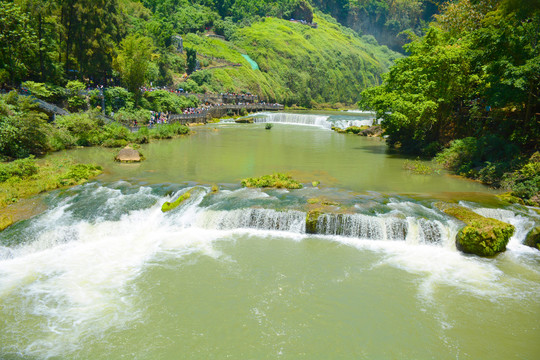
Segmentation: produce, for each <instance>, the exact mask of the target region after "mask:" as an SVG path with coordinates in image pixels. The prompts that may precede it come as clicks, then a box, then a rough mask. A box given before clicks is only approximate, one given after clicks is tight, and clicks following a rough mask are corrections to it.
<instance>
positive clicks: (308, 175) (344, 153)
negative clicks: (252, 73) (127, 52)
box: [0, 114, 540, 359]
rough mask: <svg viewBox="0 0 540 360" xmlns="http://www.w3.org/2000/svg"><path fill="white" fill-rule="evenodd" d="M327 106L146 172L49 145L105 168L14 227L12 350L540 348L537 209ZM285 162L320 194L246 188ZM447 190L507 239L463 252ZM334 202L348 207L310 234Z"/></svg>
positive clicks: (8, 319) (4, 328) (4, 263)
mask: <svg viewBox="0 0 540 360" xmlns="http://www.w3.org/2000/svg"><path fill="white" fill-rule="evenodd" d="M328 116H329V114H288V115H287V114H268V115H266V116H265V117H261V118H258V119H263V120H258V121H259V122H257V123H255V124H245V125H237V124H229V123H221V124H212V125H207V126H203V127H196V128H194V131H195V133H194V134H192V135H190V136H186V137H181V138H177V139H173V140H164V141H159V142H153V143H151V144H147V145H144V146H142V149H141V151H142V152H143V153H144V155H145V156H146V158H147V160H146V161H144V162H142V163H140V164H118V163H114V162H113V161H112V158H113V156H114V150H110V149H104V148H88V149H76V150H70V151H65V152H61V153H56V154H53V155H51V156H50V157H49V159H54V158H56V157H71V158H73V159H75V160H78V161H94V162H98V163H100V164H101V165H102V166H103V167H104V170H105V171H104V174H102V175H101V176H99V177H98V178H97V179H95V180H94V181H91V182H89V183H87V184H85V185H82V186H78V187H74V188H71V189H64V190H59V191H54V192H51V193H48V194H44V195H42V196H41V199H42V201H43V202H44V203H45V204H46V205H47V210H46V211H45V212H43V213H42V214H40V215H38V216H36V217H34V218H32V219H29V220H25V221H22V222H19V223H17V224H15V225H14V226H12V227H10V228H8V229H6V230H5V231H4V232H2V233H0V335H1V336H0V337H1V341H0V358H1V359H126V358H128V359H149V358H153V359H178V358H182V359H210V358H219V359H221V358H227V357H228V358H233V359H239V358H240V359H246V358H251V359H298V358H302V359H329V358H332V359H335V358H339V359H434V358H436V359H480V358H483V359H533V358H538V356H539V354H540V344H539V342H538V337H539V336H540V328H539V327H540V252H538V251H536V250H534V249H531V248H529V247H526V246H524V245H522V244H521V242H522V241H523V239H524V237H525V234H526V233H527V231H528V230H529V229H531V228H532V227H533V226H534V223H535V222H538V221H540V217H539V216H538V214H537V213H535V212H534V211H533V210H531V209H529V208H526V207H521V206H509V207H503V206H502V205H501V204H500V203H499V202H498V201H497V200H496V198H495V197H494V196H493V194H494V192H493V191H492V190H490V189H488V188H487V187H485V186H483V185H481V184H479V183H476V182H472V181H468V180H464V179H460V178H457V177H454V176H450V175H448V174H446V173H441V174H437V175H430V176H426V175H414V174H411V173H409V172H408V171H406V170H404V169H403V164H404V161H405V159H404V158H402V157H400V156H398V155H393V154H389V153H387V149H386V146H385V144H384V142H383V141H381V140H380V139H376V138H365V137H359V136H354V135H345V134H338V133H335V132H333V131H331V130H329V129H328V127H329V125H328V124H327V123H332V124H334V123H335V122H336V121H366V118H364V117H363V116H364V115H363V114H343V115H337V116H336V115H333V116H330V118H329V117H328ZM266 121H271V122H273V123H274V126H273V128H272V129H271V130H265V128H264V124H263V123H260V122H266ZM275 171H280V172H289V173H291V174H292V175H294V176H295V177H296V178H298V179H299V180H300V181H301V182H303V183H304V185H305V186H304V188H303V189H300V190H290V191H288V190H260V189H244V188H241V187H240V180H241V179H242V178H244V177H249V176H260V175H264V174H268V173H272V172H275ZM312 181H319V182H320V184H319V185H317V186H315V187H314V186H313V185H312V184H311V182H312ZM212 185H218V186H219V188H220V190H219V192H217V193H212V191H211V186H212ZM186 191H190V193H191V197H190V198H189V199H188V200H187V201H186V202H184V203H183V204H182V205H181V206H180V207H178V208H177V209H175V210H173V211H171V212H168V213H162V212H161V209H160V208H161V204H162V203H163V202H165V201H171V200H173V199H175V198H176V197H178V196H179V195H180V194H182V193H184V192H186ZM314 198H316V200H312V199H314ZM441 200H445V201H456V202H459V203H460V204H461V205H463V206H466V207H469V208H471V209H473V210H474V211H476V212H478V213H480V214H482V215H485V216H489V217H495V218H498V219H501V220H503V221H507V222H510V223H512V224H513V225H514V226H515V227H516V233H515V235H514V236H513V237H512V239H511V240H510V243H509V245H508V249H507V251H506V252H505V253H502V254H500V255H498V256H496V257H494V258H487V259H485V258H479V257H476V256H469V255H464V254H462V253H460V252H458V251H457V250H456V248H455V244H454V237H455V234H456V232H457V231H458V229H459V227H460V224H459V222H458V221H456V220H455V219H452V218H449V217H448V216H446V215H445V214H443V213H441V212H440V211H438V210H437V209H436V207H435V206H434V205H433V204H434V203H435V202H437V201H441ZM321 202H325V204H327V205H326V208H327V209H330V210H332V211H333V212H336V213H341V214H342V215H340V216H339V217H338V216H333V215H327V216H326V217H323V218H321V220H320V221H319V223H318V225H317V226H318V232H319V233H320V234H317V235H309V234H306V230H305V217H306V212H307V211H309V210H310V209H313V208H315V207H317V206H319V205H320V204H319V203H321Z"/></svg>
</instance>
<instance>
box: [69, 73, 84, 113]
mask: <svg viewBox="0 0 540 360" xmlns="http://www.w3.org/2000/svg"><path fill="white" fill-rule="evenodd" d="M85 88H86V86H84V84H83V83H82V82H80V81H77V80H74V81H69V82H68V83H67V85H66V89H67V90H68V93H69V96H68V107H69V110H71V111H80V110H86V108H87V107H88V106H87V103H86V97H85V96H84V95H81V94H80V92H81V91H83V90H84V89H85Z"/></svg>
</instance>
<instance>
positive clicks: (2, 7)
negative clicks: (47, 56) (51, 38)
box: [0, 0, 37, 85]
mask: <svg viewBox="0 0 540 360" xmlns="http://www.w3.org/2000/svg"><path fill="white" fill-rule="evenodd" d="M0 19H2V20H1V21H0V83H2V82H3V83H8V84H11V85H16V84H18V83H20V81H21V80H23V79H25V78H26V77H27V76H28V74H29V73H30V69H31V67H32V65H33V62H34V60H33V59H34V54H35V53H36V50H37V37H36V35H35V33H34V31H33V30H32V28H31V27H30V20H29V18H28V15H27V14H25V13H24V12H23V11H22V10H21V8H20V7H19V6H18V5H16V4H14V3H12V2H9V1H3V0H2V1H0Z"/></svg>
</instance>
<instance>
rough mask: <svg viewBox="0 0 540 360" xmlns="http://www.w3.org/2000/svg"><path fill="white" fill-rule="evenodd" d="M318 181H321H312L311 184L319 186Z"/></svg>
mask: <svg viewBox="0 0 540 360" xmlns="http://www.w3.org/2000/svg"><path fill="white" fill-rule="evenodd" d="M320 183H321V182H320V181H312V182H311V186H313V187H317V186H319V184H320Z"/></svg>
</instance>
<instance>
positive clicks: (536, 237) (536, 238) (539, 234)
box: [524, 226, 540, 250]
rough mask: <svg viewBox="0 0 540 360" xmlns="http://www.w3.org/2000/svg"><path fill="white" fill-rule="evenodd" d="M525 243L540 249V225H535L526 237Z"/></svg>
mask: <svg viewBox="0 0 540 360" xmlns="http://www.w3.org/2000/svg"><path fill="white" fill-rule="evenodd" d="M524 244H525V245H527V246H530V247H533V248H535V249H537V250H540V226H537V227H535V228H534V229H532V230H531V231H529V233H528V234H527V236H526V237H525V242H524Z"/></svg>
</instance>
